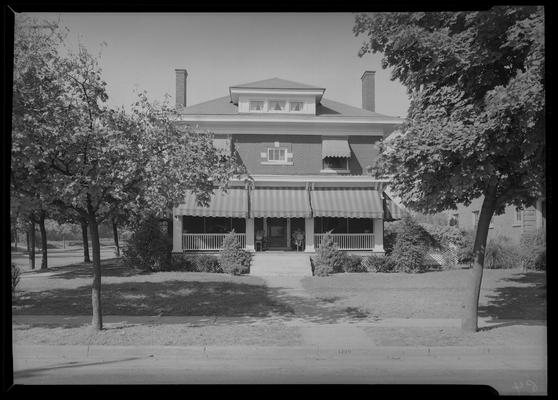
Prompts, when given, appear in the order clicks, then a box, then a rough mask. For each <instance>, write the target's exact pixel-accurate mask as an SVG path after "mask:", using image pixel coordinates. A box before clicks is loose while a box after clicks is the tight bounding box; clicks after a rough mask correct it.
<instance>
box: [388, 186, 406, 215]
mask: <svg viewBox="0 0 558 400" xmlns="http://www.w3.org/2000/svg"><path fill="white" fill-rule="evenodd" d="M405 214H407V212H406V211H405V210H404V209H403V208H401V207H399V206H398V205H397V203H395V202H394V201H393V200H392V199H391V198H390V197H389V196H388V195H387V193H386V192H384V220H385V221H394V220H396V219H401V218H403V217H404V216H405Z"/></svg>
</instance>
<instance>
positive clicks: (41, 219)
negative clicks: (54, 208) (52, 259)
mask: <svg viewBox="0 0 558 400" xmlns="http://www.w3.org/2000/svg"><path fill="white" fill-rule="evenodd" d="M45 217H46V212H45V211H44V210H41V212H40V214H39V229H40V230H41V251H42V256H43V259H42V260H41V269H48V254H47V236H46V228H45Z"/></svg>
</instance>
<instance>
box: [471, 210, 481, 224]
mask: <svg viewBox="0 0 558 400" xmlns="http://www.w3.org/2000/svg"><path fill="white" fill-rule="evenodd" d="M471 215H472V216H473V227H475V226H477V224H478V223H479V221H478V217H479V215H480V211H479V210H475V211H471Z"/></svg>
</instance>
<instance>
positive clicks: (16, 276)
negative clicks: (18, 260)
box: [12, 264, 21, 296]
mask: <svg viewBox="0 0 558 400" xmlns="http://www.w3.org/2000/svg"><path fill="white" fill-rule="evenodd" d="M20 279H21V269H20V268H19V267H18V266H16V265H14V264H12V296H15V294H16V288H17V285H18V284H19V280H20Z"/></svg>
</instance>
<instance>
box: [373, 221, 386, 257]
mask: <svg viewBox="0 0 558 400" xmlns="http://www.w3.org/2000/svg"><path fill="white" fill-rule="evenodd" d="M373 224H374V225H373V226H374V252H381V253H383V252H384V220H383V218H374V220H373Z"/></svg>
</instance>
